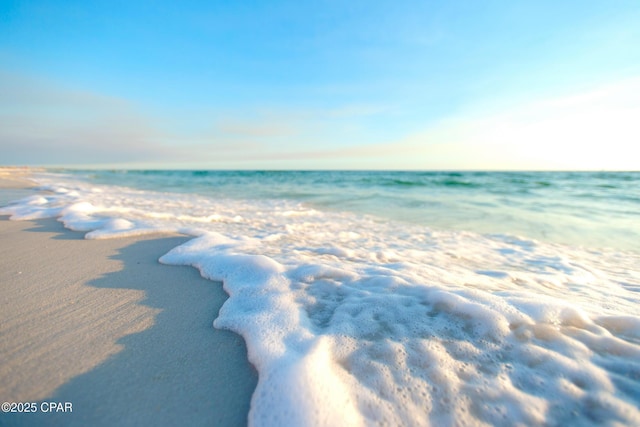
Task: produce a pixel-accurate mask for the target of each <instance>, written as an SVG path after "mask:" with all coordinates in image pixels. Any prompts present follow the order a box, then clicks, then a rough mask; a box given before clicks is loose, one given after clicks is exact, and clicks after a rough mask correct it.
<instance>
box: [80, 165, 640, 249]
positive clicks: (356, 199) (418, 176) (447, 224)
mask: <svg viewBox="0 0 640 427" xmlns="http://www.w3.org/2000/svg"><path fill="white" fill-rule="evenodd" d="M81 173H82V172H81ZM85 173H86V174H87V175H88V176H90V177H91V179H92V180H94V181H95V182H99V183H112V184H114V183H115V184H119V185H125V186H134V187H136V188H141V189H146V190H155V191H157V190H162V191H172V192H182V193H184V192H189V193H196V194H200V195H203V196H210V197H218V198H234V199H246V200H251V199H258V200H264V199H286V200H292V201H298V202H303V203H306V204H308V205H309V206H314V207H317V208H320V209H329V210H337V211H343V210H349V211H352V212H356V213H361V214H371V215H376V216H380V217H383V218H387V219H393V220H399V221H406V222H411V223H415V224H421V225H425V226H428V227H430V228H433V229H440V230H460V231H476V232H479V233H507V234H515V235H523V236H526V237H528V238H533V239H539V240H545V241H553V242H558V243H568V244H573V245H581V246H595V247H612V248H618V249H630V250H636V251H637V250H640V172H626V173H611V172H343V171H272V172H268V171H126V172H123V171H100V172H96V171H92V172H88V171H87V172H85Z"/></svg>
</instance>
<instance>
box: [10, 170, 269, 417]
mask: <svg viewBox="0 0 640 427" xmlns="http://www.w3.org/2000/svg"><path fill="white" fill-rule="evenodd" d="M0 182H2V184H1V185H0V188H1V189H0V195H1V196H2V197H0V204H4V203H3V202H2V200H4V199H6V198H7V197H8V196H12V195H13V194H16V193H14V192H15V191H27V192H30V191H32V190H29V189H28V188H29V182H28V181H26V182H25V181H23V180H22V178H20V179H18V180H13V179H9V180H7V179H6V177H4V176H0ZM25 186H26V187H25ZM8 193H10V194H8ZM5 203H6V202H5ZM83 236H84V234H83V233H80V232H74V231H70V230H67V229H65V228H64V227H63V226H62V224H61V223H59V222H58V221H56V220H55V219H43V220H35V221H10V220H8V217H7V216H1V217H0V237H1V238H2V241H3V244H2V245H1V246H0V264H1V267H0V283H1V284H2V285H1V286H2V289H1V292H0V358H1V359H2V360H3V364H2V366H0V398H2V400H3V402H4V401H7V402H35V403H37V405H38V407H39V406H40V404H41V403H42V402H51V401H53V402H64V403H66V402H70V403H71V404H72V407H73V412H72V413H58V414H51V413H43V412H42V411H39V412H37V413H23V414H16V413H2V414H0V424H3V425H4V424H8V425H40V424H47V425H50V424H64V425H96V426H100V425H140V424H151V425H175V424H185V425H211V424H214V425H244V424H246V423H247V416H248V411H249V406H250V400H251V396H252V394H253V391H254V390H255V387H256V384H257V373H256V371H255V369H254V368H253V366H252V365H251V364H250V363H249V362H248V360H247V350H246V346H245V343H244V341H243V339H242V337H240V336H239V335H237V334H235V333H233V332H230V331H225V330H218V329H214V328H213V326H212V323H213V320H214V319H215V318H216V317H217V313H218V310H219V309H220V307H221V305H222V304H223V303H224V301H226V299H227V298H228V296H227V294H226V293H225V292H224V290H223V289H222V285H221V283H220V282H212V281H209V280H206V279H204V278H202V277H201V276H200V275H199V274H198V271H197V270H196V269H194V268H190V267H178V266H167V265H163V264H160V263H159V262H158V258H159V257H160V256H162V255H164V254H165V253H166V252H167V251H169V250H170V249H171V248H173V247H175V246H178V245H179V244H182V243H184V242H186V241H187V240H189V238H188V237H186V236H181V235H166V234H154V235H147V236H139V237H127V238H117V239H104V240H85V239H84V238H83Z"/></svg>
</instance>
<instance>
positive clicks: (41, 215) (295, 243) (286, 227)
mask: <svg viewBox="0 0 640 427" xmlns="http://www.w3.org/2000/svg"><path fill="white" fill-rule="evenodd" d="M15 171H16V170H13V171H11V172H15ZM17 172H19V173H18V174H17V175H13V174H11V175H10V178H11V180H10V182H9V181H5V184H3V185H4V186H5V187H11V188H10V190H7V189H5V190H2V191H11V192H13V193H11V197H14V196H18V195H20V197H21V198H20V200H14V201H12V202H11V203H10V204H8V205H5V206H4V207H2V208H0V215H5V216H4V217H2V219H0V233H1V234H0V236H1V238H2V242H3V244H2V246H1V250H2V253H1V254H0V255H1V259H2V270H1V271H2V272H1V273H0V274H1V275H2V276H1V277H0V279H1V282H0V283H2V287H3V289H2V299H1V300H0V302H1V304H2V309H1V310H0V313H1V316H2V317H1V318H0V325H1V329H0V334H1V336H0V338H1V341H0V342H1V346H0V351H1V353H0V357H2V360H3V365H2V367H1V368H0V369H1V370H0V384H1V386H2V389H1V391H2V399H3V400H4V401H5V402H17V403H15V405H16V410H17V409H20V408H22V409H25V408H29V409H32V408H35V409H36V410H37V412H36V413H24V414H13V413H3V414H1V416H2V418H0V425H4V424H8V425H56V424H57V425H141V424H145V425H147V424H153V425H183V424H187V425H245V424H249V425H252V426H281V425H294V426H335V425H349V426H358V425H407V426H433V425H437V426H456V425H468V426H486V425H492V426H505V427H507V426H512V425H531V426H534V425H536V426H546V425H584V426H594V427H595V426H600V425H638V423H639V422H640V411H638V404H639V403H640V364H639V363H638V360H640V318H639V317H638V316H637V306H638V303H640V300H639V299H638V289H639V285H638V283H639V281H640V273H639V272H638V268H637V266H638V265H640V253H639V252H638V250H637V239H636V238H635V237H636V236H638V235H640V234H639V232H640V229H639V228H638V225H637V217H636V216H637V215H636V214H635V212H637V206H638V203H639V202H640V197H639V195H638V190H637V188H638V186H637V183H638V182H639V179H640V175H638V174H637V173H622V172H621V173H574V172H541V173H529V172H526V173H525V172H522V173H515V172H514V173H502V172H393V171H389V172H376V171H371V172H364V171H363V172H349V171H335V172H333V171H332V172H323V171H309V172H305V171H297V172H296V171H290V172H278V171H275V172H268V171H200V170H70V169H68V170H46V169H45V170H42V171H37V172H35V171H33V172H32V173H31V175H28V171H24V170H17ZM29 180H32V181H33V182H34V183H35V184H36V187H37V188H35V189H30V188H29V184H28V183H29ZM336 189H340V191H336ZM0 193H2V192H0ZM7 218H10V219H11V220H8V219H7ZM619 236H623V237H626V239H624V238H618V237H619ZM258 378H259V380H258ZM18 403H21V404H22V406H17V405H18ZM25 405H27V406H25ZM52 405H53V407H54V408H55V409H56V410H58V409H60V413H51V410H50V408H51V407H52ZM67 405H68V406H69V407H70V408H71V409H72V412H69V411H67V410H66V409H67ZM9 409H11V408H9Z"/></svg>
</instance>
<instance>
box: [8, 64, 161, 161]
mask: <svg viewBox="0 0 640 427" xmlns="http://www.w3.org/2000/svg"><path fill="white" fill-rule="evenodd" d="M161 138H162V135H161V133H160V132H158V131H157V130H156V129H154V127H153V125H152V123H151V120H149V119H148V118H145V117H144V116H143V115H142V114H140V113H139V112H137V111H136V109H135V107H134V106H133V105H131V104H130V103H129V102H127V101H126V100H122V99H118V98H114V97H109V96H105V95H101V94H97V93H92V92H88V91H79V90H75V89H70V88H64V87H61V86H58V85H56V84H53V83H50V82H47V81H43V80H38V79H34V78H28V77H23V76H16V75H11V74H7V73H3V75H2V76H1V78H0V150H2V153H3V157H4V161H5V162H8V163H28V164H49V165H50V164H76V163H84V164H92V163H95V164H99V163H113V162H120V161H131V160H142V159H153V158H160V157H163V156H164V155H165V153H164V151H165V150H166V147H163V145H162V144H158V143H157V142H158V140H161Z"/></svg>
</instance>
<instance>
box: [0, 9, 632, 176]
mask: <svg viewBox="0 0 640 427" xmlns="http://www.w3.org/2000/svg"><path fill="white" fill-rule="evenodd" d="M638 22H640V3H638V2H637V1H636V0H634V1H616V0H612V1H608V2H600V1H562V2H557V1H546V0H542V1H535V2H534V1H529V2H524V1H483V2H477V1H393V2H391V1H388V2H386V1H385V2H370V1H368V2H365V1H362V2H361V1H349V2H346V1H315V2H300V1H271V2H265V1H247V2H237V1H181V2H170V1H104V2H103V1H92V2H87V1H75V0H66V1H64V2H60V1H37V0H36V1H7V0H5V1H2V2H0V150H1V151H0V152H2V157H3V160H2V163H8V164H30V165H62V166H80V167H85V166H97V167H142V168H147V167H149V168H212V169H217V168H225V169H227V168H241V169H245V168H249V169H255V168H257V169H636V170H637V169H640V160H639V159H638V157H637V156H635V155H634V154H633V153H635V146H637V145H638V143H640V123H637V122H640V120H638V119H637V117H640V48H638V46H640V25H638Z"/></svg>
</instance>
